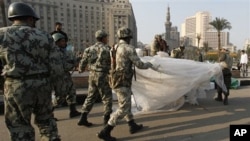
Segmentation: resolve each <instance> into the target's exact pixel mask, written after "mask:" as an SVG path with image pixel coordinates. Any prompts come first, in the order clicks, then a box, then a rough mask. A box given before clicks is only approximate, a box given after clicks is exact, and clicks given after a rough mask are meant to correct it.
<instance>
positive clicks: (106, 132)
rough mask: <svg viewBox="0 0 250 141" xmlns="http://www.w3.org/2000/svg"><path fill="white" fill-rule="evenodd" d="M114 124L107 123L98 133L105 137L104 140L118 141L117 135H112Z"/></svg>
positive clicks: (99, 136) (102, 137) (99, 135)
mask: <svg viewBox="0 0 250 141" xmlns="http://www.w3.org/2000/svg"><path fill="white" fill-rule="evenodd" d="M113 128H114V126H111V125H109V124H107V125H106V126H105V127H104V128H103V129H102V130H101V132H100V133H97V136H98V138H100V139H103V140H104V141H116V138H115V137H112V136H111V135H110V132H111V130H113Z"/></svg>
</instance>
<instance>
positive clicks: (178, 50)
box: [171, 47, 184, 59]
mask: <svg viewBox="0 0 250 141" xmlns="http://www.w3.org/2000/svg"><path fill="white" fill-rule="evenodd" d="M171 57H172V58H179V59H181V58H184V52H183V51H182V50H181V48H180V47H178V48H175V49H173V50H172V51H171Z"/></svg>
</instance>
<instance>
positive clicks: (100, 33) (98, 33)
mask: <svg viewBox="0 0 250 141" xmlns="http://www.w3.org/2000/svg"><path fill="white" fill-rule="evenodd" d="M107 36H108V34H107V33H106V32H105V31H103V30H98V31H96V32H95V38H103V37H107Z"/></svg>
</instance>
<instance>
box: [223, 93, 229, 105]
mask: <svg viewBox="0 0 250 141" xmlns="http://www.w3.org/2000/svg"><path fill="white" fill-rule="evenodd" d="M223 104H224V105H228V96H227V95H225V98H224V100H223Z"/></svg>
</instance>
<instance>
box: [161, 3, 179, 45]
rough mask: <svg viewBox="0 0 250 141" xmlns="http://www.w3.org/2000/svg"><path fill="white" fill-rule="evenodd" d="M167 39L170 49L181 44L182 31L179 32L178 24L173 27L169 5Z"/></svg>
mask: <svg viewBox="0 0 250 141" xmlns="http://www.w3.org/2000/svg"><path fill="white" fill-rule="evenodd" d="M165 40H166V41H167V44H168V46H169V49H170V50H172V49H173V48H176V47H178V46H179V42H180V33H179V32H178V28H177V26H174V27H172V22H171V21H170V8H169V7H168V10H167V16H166V22H165Z"/></svg>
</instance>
